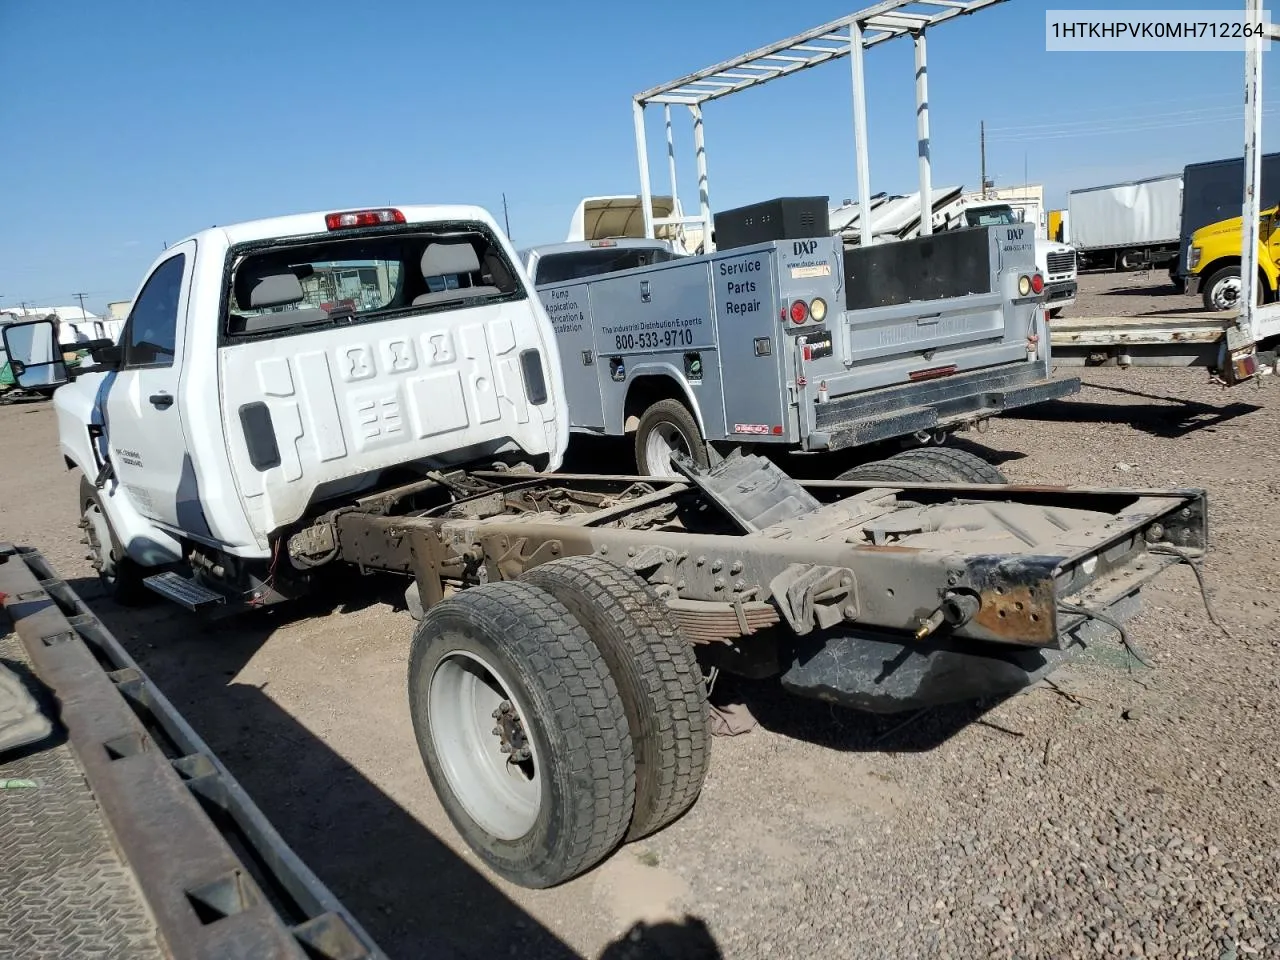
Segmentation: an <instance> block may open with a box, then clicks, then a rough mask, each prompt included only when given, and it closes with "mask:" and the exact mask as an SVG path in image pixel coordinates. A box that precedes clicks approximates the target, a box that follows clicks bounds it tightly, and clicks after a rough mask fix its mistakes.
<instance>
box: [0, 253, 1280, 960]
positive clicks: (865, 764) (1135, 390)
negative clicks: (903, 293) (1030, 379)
mask: <svg viewBox="0 0 1280 960" xmlns="http://www.w3.org/2000/svg"><path fill="white" fill-rule="evenodd" d="M1132 276H1133V275H1129V277H1132ZM1089 279H1091V278H1086V280H1089ZM1106 282H1107V283H1111V284H1116V285H1123V284H1128V283H1130V282H1134V283H1136V281H1131V280H1130V279H1127V278H1126V277H1125V276H1123V275H1121V276H1120V277H1119V278H1117V277H1116V276H1115V275H1111V276H1110V277H1109V278H1108V280H1107V281H1106ZM1125 289H1127V288H1125ZM1139 289H1140V288H1139ZM1093 295H1094V294H1093V293H1090V294H1089V296H1093ZM1102 296H1107V294H1105V293H1097V297H1102ZM1124 296H1129V294H1127V293H1126V294H1125V295H1124ZM1132 296H1133V297H1134V298H1135V299H1134V304H1135V305H1134V309H1138V307H1137V301H1138V300H1144V301H1145V302H1146V303H1148V304H1150V303H1151V300H1152V294H1150V293H1149V292H1148V293H1138V292H1136V291H1135V292H1134V293H1133V294H1132ZM1122 299H1123V297H1122V296H1121V295H1119V294H1116V295H1113V296H1112V299H1109V300H1106V301H1103V302H1105V303H1106V304H1107V305H1108V307H1109V309H1108V310H1107V311H1105V312H1106V313H1107V314H1110V313H1113V312H1115V311H1114V310H1112V309H1110V305H1111V304H1112V303H1119V302H1120V301H1121V300H1122ZM1170 299H1176V298H1174V297H1172V296H1171V297H1170ZM1084 301H1085V298H1084V297H1082V304H1081V305H1080V306H1079V307H1078V308H1077V309H1079V310H1081V311H1083V310H1084V309H1085V308H1086V306H1087V304H1086V303H1085V302H1084ZM1121 306H1123V304H1121ZM1174 306H1176V304H1172V303H1170V304H1169V307H1168V308H1172V307H1174ZM1148 308H1149V307H1148ZM1160 308H1161V309H1165V308H1166V307H1165V306H1164V304H1163V302H1162V303H1161V305H1160ZM1089 309H1091V310H1092V312H1098V313H1100V312H1101V311H1097V310H1093V309H1092V308H1089ZM1117 309H1118V308H1117ZM1068 373H1070V374H1071V375H1076V374H1077V373H1078V374H1080V375H1081V376H1082V379H1083V380H1084V381H1085V383H1086V386H1085V388H1084V390H1083V391H1082V392H1081V394H1080V395H1079V396H1077V397H1074V398H1071V399H1069V400H1065V401H1058V402H1053V403H1049V404H1044V405H1041V406H1040V407H1037V408H1033V409H1032V410H1030V411H1027V412H1025V413H1023V414H1022V415H1020V416H1016V417H1013V416H1011V417H1006V418H1003V419H999V420H996V421H993V423H992V424H991V428H990V430H989V431H987V432H986V433H983V434H972V435H969V438H967V440H966V442H969V440H971V441H973V442H974V443H975V445H976V448H978V449H983V450H985V451H987V452H988V453H989V455H990V456H991V457H992V459H993V460H994V461H996V462H999V463H1000V464H1001V468H1002V469H1003V470H1004V471H1005V472H1006V473H1007V474H1008V475H1009V476H1010V478H1011V479H1012V480H1014V481H1015V482H1035V483H1070V484H1084V485H1105V486H1131V487H1171V486H1174V487H1183V486H1185V487H1207V488H1208V489H1209V490H1210V510H1211V513H1210V516H1211V531H1212V538H1213V540H1212V553H1211V555H1210V557H1209V559H1208V561H1207V562H1206V564H1205V574H1206V577H1207V580H1208V582H1209V585H1210V590H1211V592H1212V595H1213V599H1214V603H1215V604H1216V606H1217V609H1218V611H1219V613H1220V615H1221V618H1222V619H1223V620H1224V622H1225V623H1226V625H1227V627H1228V633H1227V634H1224V633H1222V632H1221V631H1219V630H1217V629H1216V628H1214V627H1213V626H1212V625H1211V624H1210V623H1209V621H1208V620H1207V618H1206V615H1205V611H1204V607H1203V604H1202V601H1201V598H1200V595H1199V592H1198V590H1197V588H1196V583H1195V580H1194V578H1193V577H1192V575H1191V572H1190V571H1189V570H1187V569H1185V568H1182V569H1178V570H1174V571H1172V572H1170V573H1168V574H1167V575H1165V576H1164V577H1163V578H1161V580H1160V581H1159V582H1158V583H1157V584H1156V585H1155V586H1154V587H1153V588H1151V589H1148V590H1147V591H1146V595H1145V596H1146V602H1145V610H1144V613H1143V614H1142V615H1141V616H1140V617H1139V618H1138V619H1137V620H1136V621H1135V622H1134V624H1133V628H1132V631H1131V632H1132V639H1133V641H1134V642H1135V643H1136V644H1137V645H1138V646H1140V647H1141V648H1142V649H1143V650H1145V651H1146V652H1147V654H1148V656H1149V658H1150V659H1152V660H1153V662H1154V664H1155V669H1154V670H1152V671H1147V670H1144V669H1141V668H1138V667H1136V666H1134V665H1132V664H1127V663H1126V662H1125V659H1124V657H1123V656H1122V655H1120V654H1119V652H1118V651H1117V654H1116V656H1115V657H1114V658H1111V659H1109V660H1108V661H1107V662H1096V663H1089V664H1081V665H1075V666H1071V667H1069V668H1066V669H1064V670H1062V671H1060V672H1059V673H1057V674H1055V675H1054V678H1053V679H1054V680H1055V682H1056V683H1057V685H1058V687H1059V688H1060V690H1055V689H1052V688H1039V689H1036V690H1034V691H1031V692H1028V693H1025V694H1023V695H1020V696H1017V697H1014V698H1011V699H1009V700H1007V701H1005V702H1003V703H999V704H995V705H988V706H987V707H986V708H976V707H975V708H965V709H958V710H951V711H933V712H930V713H929V714H927V715H924V716H922V717H919V718H917V719H916V720H914V721H913V722H911V723H909V724H907V725H905V726H901V727H900V728H898V729H895V727H898V725H899V724H901V722H902V720H903V719H904V718H895V719H883V718H881V719H875V718H867V717H863V716H859V715H857V714H853V713H848V712H844V711H841V710H838V709H833V708H829V707H827V706H826V705H823V704H816V703H811V702H806V701H802V700H797V699H792V698H787V697H784V696H782V695H781V694H780V693H779V692H778V691H777V690H776V689H775V688H774V687H772V686H771V685H769V684H749V683H738V684H736V685H734V686H733V687H731V688H729V689H728V690H727V691H726V693H731V694H733V695H734V696H736V697H738V698H740V699H741V700H743V701H744V702H746V703H747V704H748V705H749V706H750V707H751V709H752V711H753V712H754V713H755V715H756V716H757V718H758V719H759V720H760V727H758V728H757V729H756V730H754V731H753V732H751V733H750V734H747V735H744V736H740V737H735V738H731V739H720V740H717V741H716V742H715V743H714V745H713V751H712V761H711V772H710V775H709V778H708V781H707V786H706V789H705V791H704V793H703V795H702V798H701V799H700V800H699V802H698V803H697V804H696V805H695V806H694V808H693V810H692V811H691V812H690V813H689V814H688V815H686V816H685V817H683V818H681V819H680V820H678V821H677V822H676V823H675V824H673V825H672V826H670V827H669V828H667V829H666V830H664V831H662V832H660V833H659V834H657V835H656V836H654V837H651V838H649V839H647V840H645V841H643V842H641V843H639V844H633V845H630V846H627V847H624V848H623V849H622V850H620V851H619V852H618V853H617V854H616V855H615V856H613V857H612V858H611V859H610V860H609V861H607V862H606V863H605V864H604V865H603V866H602V867H601V868H599V869H597V870H595V871H593V872H592V873H590V874H588V875H586V876H585V877H582V878H580V879H579V880H577V881H574V882H573V883H571V884H568V885H566V886H564V887H561V888H558V889H555V890H550V891H539V892H534V891H526V890H520V889H516V888H512V887H510V886H508V885H505V884H503V883H501V882H499V881H496V880H494V879H493V878H492V877H491V876H490V875H489V874H488V873H486V872H485V871H484V870H483V868H482V867H481V866H480V865H479V864H478V862H477V861H476V860H475V858H473V857H472V856H471V855H470V854H469V852H467V851H466V850H465V848H464V847H463V846H462V844H461V843H460V841H459V840H458V838H457V837H456V836H455V835H454V833H453V831H452V829H451V827H450V826H449V824H448V821H447V820H446V819H445V817H444V814H443V812H442V811H441V809H440V807H439V805H438V803H437V802H436V800H435V798H434V796H433V794H432V792H431V789H430V785H429V783H428V781H427V777H426V775H425V773H424V771H423V769H422V764H421V761H420V760H419V757H418V753H417V749H416V746H415V744H414V740H413V734H412V729H411V726H410V723H409V717H408V705H407V695H406V691H405V658H406V655H407V649H408V641H409V636H410V632H411V631H410V621H409V620H408V617H407V615H406V614H404V613H403V612H399V611H397V610H396V609H394V607H393V605H392V604H391V603H389V602H387V601H388V596H387V594H388V591H385V590H383V589H382V588H381V586H380V584H379V583H378V581H375V580H372V579H368V578H359V577H356V576H355V575H354V574H353V575H352V577H351V580H350V582H349V583H348V584H344V588H346V589H344V591H343V593H344V595H345V596H346V600H345V602H344V603H343V605H341V606H339V605H336V604H334V603H329V602H325V601H324V600H323V598H321V599H319V600H315V601H309V602H307V603H306V604H302V605H298V606H296V607H293V608H289V609H276V610H272V611H268V612H266V613H263V614H258V615H255V616H252V617H242V618H238V619H236V620H234V621H231V622H227V623H223V624H219V625H215V626H200V625H198V624H197V623H196V622H195V621H194V620H193V619H192V618H191V617H189V616H188V615H187V614H186V613H185V612H183V611H181V610H176V609H171V608H169V607H166V606H163V605H157V606H153V607H150V608H147V609H145V610H142V611H125V610H122V609H120V608H117V607H114V606H112V605H111V604H110V603H109V602H107V601H106V600H104V599H101V598H100V594H98V592H97V591H96V587H95V586H94V585H93V584H92V581H91V580H90V574H91V571H90V568H89V567H88V564H87V563H86V562H85V561H84V559H83V557H82V548H81V547H80V546H79V545H78V544H77V542H76V540H77V537H78V534H79V531H78V530H77V529H76V527H75V521H76V517H75V515H74V509H73V503H74V500H75V490H76V484H77V482H78V481H77V479H76V477H75V475H73V474H70V473H68V472H66V471H65V470H64V469H63V468H62V463H61V460H60V457H59V455H58V452H57V447H56V428H55V424H54V420H53V416H52V411H51V410H50V408H49V407H48V405H47V404H36V405H22V406H9V407H0V449H3V450H4V454H3V457H2V458H0V539H5V540H11V541H17V542H20V543H25V544H30V545H33V546H36V547H39V548H40V549H41V550H43V551H44V552H45V553H46V555H47V556H49V558H50V559H51V560H52V561H53V563H54V564H55V565H56V566H57V568H58V569H59V571H60V572H61V573H62V575H63V576H65V577H67V578H68V579H71V580H73V581H74V582H75V585H76V586H77V588H78V589H81V590H82V593H83V594H84V595H85V596H86V597H87V598H90V599H91V602H92V603H93V605H94V607H95V609H96V610H98V611H99V612H100V614H101V616H102V617H103V618H104V619H105V620H106V621H107V622H108V624H109V625H110V626H111V628H112V629H113V630H115V631H116V633H117V635H118V636H119V637H120V639H121V640H122V641H123V642H124V643H125V645H126V646H127V647H128V648H129V649H130V651H131V653H132V654H133V655H134V656H135V657H136V658H137V659H138V660H139V661H140V662H141V663H142V665H143V667H144V668H145V669H146V670H147V671H148V672H150V673H151V675H152V676H153V677H154V678H155V679H156V681H157V682H158V683H159V684H160V685H161V686H162V687H163V688H164V689H165V691H166V692H167V693H168V695H169V696H170V697H171V698H172V699H173V700H174V702H175V703H176V704H177V705H178V707H179V708H180V709H181V710H182V711H183V712H184V713H185V714H186V715H187V717H188V719H190V720H191V721H192V722H193V723H194V724H195V726H196V727H197V729H198V730H199V731H200V733H201V734H202V736H204V737H205V738H206V739H207V740H208V741H209V743H210V744H211V745H212V746H213V748H214V749H215V750H217V751H218V752H219V754H220V755H221V756H222V758H223V759H224V761H225V762H226V763H227V764H228V766H229V767H230V768H231V769H232V770H233V772H234V773H235V775H236V776H237V777H238V778H239V779H240V780H241V782H242V783H243V784H244V785H245V786H246V788H248V789H249V790H250V792H251V793H252V794H253V796H254V797H255V799H256V800H257V801H258V802H259V804H260V805H261V806H262V808H263V809H264V811H265V812H266V813H267V814H268V816H269V817H271V818H272V820H273V821H274V822H275V824H276V825H277V827H278V828H279V829H280V830H281V832H282V833H283V834H284V836H285V837H286V839H288V840H289V841H290V842H291V843H292V844H293V845H294V846H295V848H296V849H297V851H298V852H299V853H300V854H301V855H302V856H303V858H304V859H306V860H307V861H308V863H309V864H310V865H311V866H312V867H313V868H314V869H315V870H316V871H317V873H318V874H319V875H320V876H321V877H322V878H323V879H324V880H325V882H327V883H328V884H329V885H330V886H331V887H332V888H333V889H334V891H335V892H336V893H337V894H338V895H339V896H340V897H342V898H343V899H344V900H345V901H346V902H347V903H348V905H349V906H350V907H351V908H352V909H353V910H354V911H355V912H356V914H357V915H358V916H359V917H360V919H361V921H362V922H363V923H364V924H365V925H366V926H367V927H368V929H369V930H370V932H371V933H372V934H373V936H374V937H375V938H376V939H377V940H378V941H379V943H380V944H382V945H383V947H384V948H385V949H386V950H387V951H388V952H389V953H390V954H391V955H392V956H395V957H420V956H426V955H437V956H458V957H486V958H488V957H496V956H521V957H535V958H536V957H569V956H584V957H591V958H596V957H602V956H603V957H608V958H611V960H617V958H621V957H640V956H701V955H707V956H714V955H715V954H714V953H711V952H706V953H699V952H697V950H698V949H701V948H706V949H707V950H710V949H712V948H711V944H712V943H714V944H715V949H718V950H719V951H720V952H721V953H722V955H723V956H725V957H732V958H737V957H813V956H817V955H820V954H826V955H831V956H838V957H849V958H860V957H868V958H870V957H884V956H886V955H888V956H893V957H895V958H913V957H920V958H924V957H957V958H969V957H1009V958H1014V957H1017V958H1037V957H1043V958H1048V957H1054V958H1058V957H1097V956H1118V957H1139V956H1141V957H1171V958H1172V957H1212V958H1215V960H1218V958H1223V960H1226V958H1232V957H1245V956H1280V905H1278V904H1277V897H1280V892H1278V887H1277V882H1276V878H1277V875H1278V874H1280V862H1278V861H1280V842H1278V841H1280V804H1277V800H1278V799H1280V795H1278V793H1277V790H1278V787H1280V723H1278V722H1277V717H1276V712H1275V707H1274V705H1275V703H1276V702H1277V688H1278V687H1280V679H1278V678H1280V671H1278V670H1277V655H1278V653H1280V646H1278V643H1277V631H1276V627H1277V625H1280V599H1278V598H1280V593H1278V592H1277V588H1278V587H1280V547H1277V546H1276V543H1275V539H1274V537H1273V536H1271V535H1270V533H1269V524H1270V520H1271V519H1272V518H1273V517H1274V516H1275V513H1274V512H1273V511H1275V510H1276V508H1277V503H1278V501H1280V477H1278V476H1277V470H1276V459H1275V456H1276V455H1275V453H1274V451H1275V450H1276V449H1277V448H1278V444H1280V427H1278V426H1277V424H1278V420H1277V412H1280V400H1278V399H1277V389H1278V388H1277V383H1276V378H1274V377H1271V378H1267V379H1266V380H1265V381H1264V382H1263V383H1262V385H1261V387H1260V388H1255V387H1253V386H1247V387H1243V388H1237V389H1235V390H1230V391H1228V390H1225V389H1224V388H1222V387H1219V386H1215V385H1213V384H1210V383H1209V382H1208V380H1207V376H1206V375H1205V374H1204V373H1203V372H1202V371H1184V370H1159V371H1139V370H1129V371H1123V370H1116V369H1097V370H1084V371H1082V372H1081V371H1068ZM686 915H689V916H692V917H695V918H697V920H696V921H695V922H691V923H687V924H685V923H683V918H685V917H686ZM664 921H668V922H674V923H677V924H683V925H681V926H677V927H662V926H658V927H657V928H654V929H652V930H650V929H649V928H648V927H647V926H645V925H649V924H662V923H663V922H664ZM637 924H640V925H641V926H640V927H637V926H636V925H637ZM635 930H645V931H648V932H645V933H644V935H643V936H639V939H628V931H635ZM664 938H665V939H664ZM663 943H666V944H667V947H665V948H663V949H664V950H665V951H666V952H659V947H658V946H654V945H655V944H658V945H660V944H663ZM890 943H891V944H893V946H892V948H891V949H888V952H886V946H885V945H886V944H890ZM672 944H674V946H672Z"/></svg>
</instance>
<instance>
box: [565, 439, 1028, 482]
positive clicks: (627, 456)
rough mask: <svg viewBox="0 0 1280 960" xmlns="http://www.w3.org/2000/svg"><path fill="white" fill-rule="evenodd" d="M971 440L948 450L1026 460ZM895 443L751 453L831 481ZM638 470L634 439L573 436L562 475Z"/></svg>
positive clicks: (794, 473) (791, 472)
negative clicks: (819, 450)
mask: <svg viewBox="0 0 1280 960" xmlns="http://www.w3.org/2000/svg"><path fill="white" fill-rule="evenodd" d="M970 436H981V434H952V436H951V439H950V440H948V442H947V445H948V446H954V447H957V448H960V449H965V450H969V451H970V452H971V453H975V454H977V455H978V456H980V457H982V458H983V459H984V460H986V461H987V462H988V463H992V464H995V465H996V466H999V465H1000V464H1002V463H1008V462H1010V461H1012V460H1021V459H1022V458H1023V457H1025V456H1026V454H1025V453H1020V452H1017V451H1013V450H992V449H990V448H988V447H986V446H984V445H983V444H981V443H979V442H978V441H976V440H973V439H969V437H970ZM902 449H903V448H902V446H901V445H900V444H898V443H896V442H888V443H879V444H873V445H870V446H865V447H856V448H854V449H852V450H840V451H837V452H835V453H795V452H788V451H785V450H775V449H773V448H770V447H768V446H765V445H760V446H758V447H756V448H755V449H754V450H753V451H752V452H753V453H758V454H760V455H761V456H767V457H768V458H769V459H771V460H772V461H773V462H774V463H776V464H777V465H778V466H779V467H781V468H782V469H783V470H784V471H785V472H786V473H787V475H788V476H791V477H794V478H795V479H797V480H832V479H834V478H835V477H837V476H838V475H839V474H841V473H843V472H844V471H845V470H849V469H851V468H852V467H856V466H858V465H859V464H863V463H868V462H870V461H872V460H880V459H882V458H884V457H891V456H893V455H894V454H895V453H900V452H901V451H902ZM635 469H636V460H635V448H634V444H633V442H632V439H631V437H585V436H580V435H579V436H574V437H573V439H572V440H570V441H569V449H568V451H567V452H566V453H565V458H564V466H563V467H562V468H561V471H560V472H561V473H623V472H631V471H634V470H635Z"/></svg>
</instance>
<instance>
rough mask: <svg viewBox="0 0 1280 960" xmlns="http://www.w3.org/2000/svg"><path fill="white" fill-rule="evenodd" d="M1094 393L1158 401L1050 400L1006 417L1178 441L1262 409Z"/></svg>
mask: <svg viewBox="0 0 1280 960" xmlns="http://www.w3.org/2000/svg"><path fill="white" fill-rule="evenodd" d="M1086 386H1088V387H1090V388H1092V389H1095V390H1108V391H1111V392H1113V393H1121V394H1126V395H1128V396H1133V397H1141V398H1145V399H1150V400H1155V401H1159V402H1157V403H1114V404H1112V403H1094V402H1092V401H1089V400H1048V401H1046V402H1044V403H1038V404H1036V405H1035V406H1032V407H1024V408H1022V409H1020V410H1012V411H1009V412H1008V413H1006V414H1004V416H1005V417H1008V418H1011V419H1016V420H1034V421H1040V422H1044V423H1059V422H1082V421H1083V422H1089V423H1116V424H1127V425H1128V426H1131V427H1133V428H1134V429H1135V430H1141V431H1142V432H1143V433H1147V434H1150V435H1151V436H1153V437H1165V438H1168V439H1176V438H1178V437H1185V436H1187V435H1188V434H1191V433H1195V432H1196V431H1197V430H1206V429H1212V428H1214V427H1220V426H1222V425H1223V424H1224V423H1228V422H1230V421H1232V420H1235V419H1237V418H1239V417H1243V416H1247V415H1248V414H1251V413H1257V412H1258V411H1259V410H1261V409H1262V408H1261V407H1260V406H1257V405H1256V404H1252V403H1242V402H1240V401H1234V402H1232V403H1228V404H1225V405H1223V406H1214V405H1212V404H1208V403H1200V402H1198V401H1195V400H1184V399H1181V398H1179V397H1161V396H1153V395H1151V394H1146V393H1141V392H1139V391H1136V390H1126V389H1124V388H1123V387H1107V386H1102V385H1099V384H1093V383H1089V384H1086Z"/></svg>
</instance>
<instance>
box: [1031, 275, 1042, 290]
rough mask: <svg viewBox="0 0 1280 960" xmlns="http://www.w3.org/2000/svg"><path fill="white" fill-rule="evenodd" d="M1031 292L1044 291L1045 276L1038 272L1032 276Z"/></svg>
mask: <svg viewBox="0 0 1280 960" xmlns="http://www.w3.org/2000/svg"><path fill="white" fill-rule="evenodd" d="M1031 292H1032V293H1044V277H1042V276H1040V274H1038V273H1036V274H1032V276H1031Z"/></svg>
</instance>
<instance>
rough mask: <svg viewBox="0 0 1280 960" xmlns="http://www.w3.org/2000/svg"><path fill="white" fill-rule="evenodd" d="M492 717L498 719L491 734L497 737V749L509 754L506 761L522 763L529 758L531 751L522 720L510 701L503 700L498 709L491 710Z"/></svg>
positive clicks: (531, 754)
mask: <svg viewBox="0 0 1280 960" xmlns="http://www.w3.org/2000/svg"><path fill="white" fill-rule="evenodd" d="M493 718H494V719H495V720H497V721H498V725H497V726H496V727H494V728H493V734H494V736H496V737H497V738H498V741H499V744H500V745H499V747H498V749H499V750H501V751H502V752H503V753H505V754H508V755H509V757H508V761H507V762H508V763H523V762H524V761H526V760H529V759H531V758H532V757H533V751H532V750H531V749H530V748H529V738H528V737H527V736H526V734H525V732H524V721H522V720H521V719H520V714H518V713H516V708H515V707H514V706H513V705H512V703H511V701H510V700H503V701H502V703H501V704H499V705H498V709H497V710H495V711H493Z"/></svg>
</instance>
